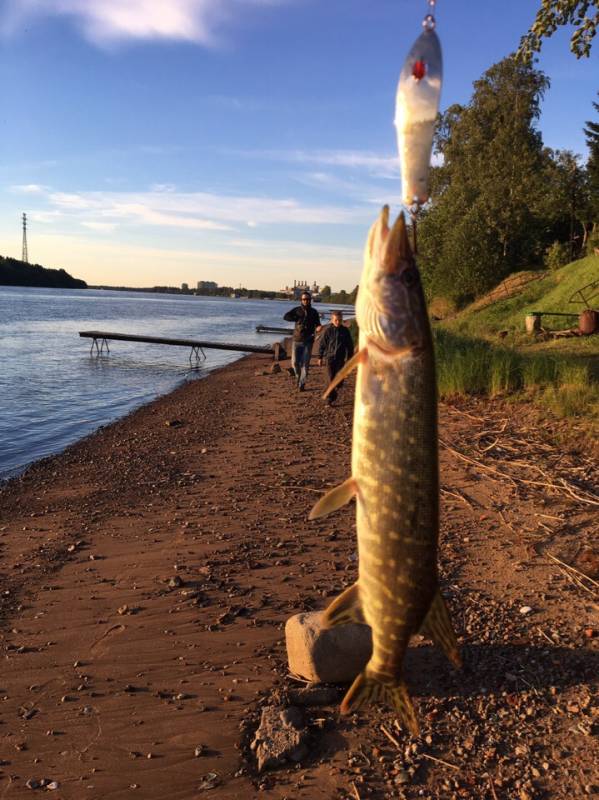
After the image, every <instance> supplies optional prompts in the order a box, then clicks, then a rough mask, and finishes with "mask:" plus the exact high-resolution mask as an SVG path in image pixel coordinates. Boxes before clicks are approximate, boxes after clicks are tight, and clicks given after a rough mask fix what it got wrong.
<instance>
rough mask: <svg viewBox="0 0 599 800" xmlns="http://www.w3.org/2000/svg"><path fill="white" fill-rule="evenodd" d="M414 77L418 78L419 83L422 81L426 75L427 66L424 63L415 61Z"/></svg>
mask: <svg viewBox="0 0 599 800" xmlns="http://www.w3.org/2000/svg"><path fill="white" fill-rule="evenodd" d="M412 75H413V76H414V77H415V78H416V80H417V81H420V80H422V78H424V76H425V75H426V64H425V62H424V61H415V62H414V66H413V67H412Z"/></svg>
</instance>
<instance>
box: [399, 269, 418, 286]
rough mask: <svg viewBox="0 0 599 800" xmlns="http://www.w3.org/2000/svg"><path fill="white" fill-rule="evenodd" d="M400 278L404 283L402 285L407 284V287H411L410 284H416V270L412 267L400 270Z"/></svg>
mask: <svg viewBox="0 0 599 800" xmlns="http://www.w3.org/2000/svg"><path fill="white" fill-rule="evenodd" d="M401 279H402V281H403V283H404V286H407V287H408V289H411V288H412V286H416V284H417V283H418V272H417V271H416V270H415V269H413V267H408V269H405V270H404V271H403V272H402V274H401Z"/></svg>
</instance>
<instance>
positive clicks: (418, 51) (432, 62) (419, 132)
mask: <svg viewBox="0 0 599 800" xmlns="http://www.w3.org/2000/svg"><path fill="white" fill-rule="evenodd" d="M434 5H435V0H429V7H430V11H431V12H432V10H433V9H434ZM422 25H423V28H424V31H423V32H422V33H421V34H420V36H419V37H418V38H417V39H416V41H415V42H414V44H413V45H412V49H411V50H410V52H409V53H408V56H407V58H406V60H405V62H404V65H403V67H402V70H401V73H400V76H399V84H398V86H397V97H396V103H395V127H396V129H397V147H398V150H399V163H400V168H401V180H402V202H403V203H404V204H405V205H406V206H407V207H408V208H410V209H412V208H414V207H416V209H417V208H419V207H420V206H421V205H423V204H424V203H426V201H427V200H428V198H429V188H428V173H429V166H430V160H431V150H432V147H433V134H434V130H435V120H436V117H437V112H438V110H439V99H440V96H441V82H442V78H443V59H442V56H441V43H440V41H439V37H438V36H437V34H436V32H435V18H434V16H433V14H432V13H429V14H427V15H426V17H425V18H424V21H423V23H422Z"/></svg>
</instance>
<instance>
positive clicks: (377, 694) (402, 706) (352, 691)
mask: <svg viewBox="0 0 599 800" xmlns="http://www.w3.org/2000/svg"><path fill="white" fill-rule="evenodd" d="M377 701H379V702H382V703H385V704H386V705H389V706H391V707H392V708H395V710H396V711H397V714H398V716H399V719H400V721H401V724H402V725H403V726H404V728H406V729H407V730H409V731H410V733H411V734H412V736H418V734H419V732H420V727H419V725H418V719H417V718H416V711H415V710H414V705H413V703H412V699H411V697H410V693H409V692H408V687H407V685H406V682H405V681H404V679H403V678H402V677H399V678H396V679H393V680H391V681H389V680H388V679H386V680H383V679H382V677H381V676H380V675H378V674H377V673H376V672H373V671H371V670H369V669H368V667H366V669H365V670H364V671H363V672H361V673H360V674H359V675H358V677H357V678H356V679H355V681H354V682H353V683H352V685H351V686H350V688H349V691H348V692H347V694H346V695H345V697H344V698H343V702H342V703H341V713H342V714H350V713H351V712H352V711H357V710H358V709H359V708H361V707H362V706H363V705H364V704H365V703H375V702H377Z"/></svg>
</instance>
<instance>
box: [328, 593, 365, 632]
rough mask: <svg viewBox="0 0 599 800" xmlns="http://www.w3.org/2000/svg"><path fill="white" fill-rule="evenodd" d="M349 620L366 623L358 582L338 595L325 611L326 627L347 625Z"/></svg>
mask: <svg viewBox="0 0 599 800" xmlns="http://www.w3.org/2000/svg"><path fill="white" fill-rule="evenodd" d="M348 622H358V623H360V624H361V625H364V624H366V620H365V619H364V614H363V612H362V605H361V603H360V588H359V586H358V584H357V583H354V584H352V586H349V587H348V588H347V589H345V591H343V592H341V594H340V595H339V596H338V597H336V598H335V599H334V600H333V602H332V603H331V605H330V606H329V607H328V608H327V610H326V611H325V612H324V615H323V618H322V624H323V627H325V628H334V627H335V625H347V623H348Z"/></svg>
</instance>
